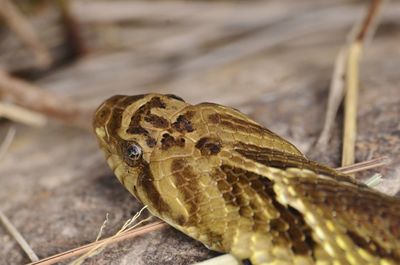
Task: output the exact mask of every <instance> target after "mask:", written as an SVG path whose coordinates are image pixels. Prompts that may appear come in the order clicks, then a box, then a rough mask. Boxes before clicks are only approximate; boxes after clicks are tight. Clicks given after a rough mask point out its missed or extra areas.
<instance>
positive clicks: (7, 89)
mask: <svg viewBox="0 0 400 265" xmlns="http://www.w3.org/2000/svg"><path fill="white" fill-rule="evenodd" d="M0 95H1V97H2V98H3V99H4V100H9V101H11V102H12V103H14V104H16V105H19V106H22V107H24V108H26V109H28V110H32V111H36V112H40V113H43V114H44V115H45V116H47V117H51V118H55V119H57V120H59V121H61V122H63V123H66V124H67V125H72V126H77V127H82V128H86V129H89V127H90V124H91V116H92V112H93V110H90V109H84V108H82V107H81V106H79V105H77V104H75V103H74V102H72V101H70V100H67V99H65V98H62V97H57V96H56V95H54V94H51V93H49V92H46V91H44V90H43V89H41V88H39V87H37V86H34V85H33V84H30V83H28V82H26V81H24V80H21V79H18V78H15V77H12V76H10V75H9V74H8V73H6V72H4V71H2V70H0Z"/></svg>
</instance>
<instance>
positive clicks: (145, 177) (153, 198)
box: [137, 161, 172, 214]
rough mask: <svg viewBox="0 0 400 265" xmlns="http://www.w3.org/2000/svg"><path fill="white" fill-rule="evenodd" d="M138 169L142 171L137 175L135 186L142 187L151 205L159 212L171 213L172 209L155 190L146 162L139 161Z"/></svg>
mask: <svg viewBox="0 0 400 265" xmlns="http://www.w3.org/2000/svg"><path fill="white" fill-rule="evenodd" d="M139 167H140V170H141V171H142V172H141V174H140V175H139V177H138V181H137V186H138V187H139V188H142V189H143V190H144V192H145V193H146V195H147V198H148V199H149V200H150V202H151V204H152V206H153V207H154V208H155V209H156V210H157V211H158V212H159V213H160V214H164V213H167V214H172V210H171V208H170V206H169V205H168V204H167V203H166V202H165V201H164V199H163V198H162V197H161V194H160V193H159V191H158V190H157V188H156V186H155V184H154V177H153V174H152V173H151V171H150V168H149V165H148V163H146V162H144V161H141V164H140V166H139Z"/></svg>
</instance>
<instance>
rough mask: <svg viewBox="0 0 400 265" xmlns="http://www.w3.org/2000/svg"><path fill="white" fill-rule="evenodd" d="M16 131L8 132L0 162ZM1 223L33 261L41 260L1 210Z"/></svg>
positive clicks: (3, 143) (0, 147) (2, 145)
mask: <svg viewBox="0 0 400 265" xmlns="http://www.w3.org/2000/svg"><path fill="white" fill-rule="evenodd" d="M15 131H16V130H15V128H14V127H11V128H10V129H9V130H8V132H7V135H6V137H5V138H4V140H3V142H2V144H1V146H0V160H1V159H3V157H4V155H5V154H6V153H7V150H8V148H9V147H10V145H11V143H12V141H13V139H14V136H15ZM0 223H1V224H3V226H4V227H5V229H6V230H7V231H8V233H10V235H11V236H12V237H13V238H14V239H15V241H17V243H18V244H19V245H20V246H21V248H22V250H23V251H24V252H25V253H26V254H27V255H28V257H29V258H30V260H31V261H38V260H39V258H38V257H37V256H36V254H35V252H34V251H33V250H32V248H31V247H30V246H29V244H28V243H27V242H26V240H25V239H24V237H23V236H22V235H21V233H20V232H18V230H17V228H16V227H15V226H14V225H13V224H12V223H11V221H10V220H9V219H8V218H7V216H6V215H5V214H4V213H3V212H2V211H1V210H0Z"/></svg>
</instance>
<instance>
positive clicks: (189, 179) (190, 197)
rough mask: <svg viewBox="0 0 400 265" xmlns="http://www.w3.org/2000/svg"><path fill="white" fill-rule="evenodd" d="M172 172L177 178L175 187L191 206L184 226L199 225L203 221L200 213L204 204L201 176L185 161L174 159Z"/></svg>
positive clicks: (186, 203)
mask: <svg viewBox="0 0 400 265" xmlns="http://www.w3.org/2000/svg"><path fill="white" fill-rule="evenodd" d="M171 172H172V174H173V176H174V177H175V185H176V186H177V188H178V189H179V191H180V192H181V193H182V194H183V197H184V203H185V205H188V206H189V209H188V212H189V217H188V219H187V220H185V222H184V225H187V226H189V225H197V224H198V223H199V222H200V221H201V216H200V215H199V213H198V211H199V205H200V203H201V202H202V190H201V186H200V185H199V180H198V177H199V176H198V175H197V174H196V173H195V172H194V171H193V168H192V167H191V166H190V165H188V164H187V162H186V161H185V160H184V159H174V160H173V161H172V164H171ZM181 221H182V220H181Z"/></svg>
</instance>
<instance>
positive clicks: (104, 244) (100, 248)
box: [70, 206, 152, 265]
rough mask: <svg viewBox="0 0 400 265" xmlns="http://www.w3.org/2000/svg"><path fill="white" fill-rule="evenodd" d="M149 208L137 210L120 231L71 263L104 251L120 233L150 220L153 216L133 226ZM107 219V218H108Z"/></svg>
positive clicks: (78, 263) (72, 263) (79, 264)
mask: <svg viewBox="0 0 400 265" xmlns="http://www.w3.org/2000/svg"><path fill="white" fill-rule="evenodd" d="M146 208H147V206H144V207H143V208H142V209H140V211H139V212H137V213H136V214H135V215H134V216H133V217H132V218H131V219H129V220H128V221H126V222H125V224H124V225H123V226H122V228H121V229H120V230H118V232H117V233H116V234H115V235H113V236H112V237H110V238H107V239H106V240H104V241H103V242H102V243H101V244H98V245H96V246H93V248H91V249H90V250H89V251H88V252H86V253H85V254H83V255H82V256H80V257H79V258H77V259H75V260H74V261H72V262H71V263H70V265H81V264H82V263H83V262H84V261H85V260H86V259H88V258H90V257H93V256H95V255H97V254H99V253H100V252H101V251H103V249H104V248H105V247H107V245H109V244H110V243H111V242H112V240H113V238H114V237H117V236H118V235H120V234H121V233H124V232H126V231H129V230H132V229H134V228H135V227H137V226H139V225H140V224H142V223H144V222H146V221H148V220H150V218H152V216H150V217H148V218H146V219H144V220H141V221H140V222H138V223H136V224H135V225H133V226H132V224H133V223H135V222H136V220H137V219H138V218H139V217H140V215H141V214H142V212H143V211H144V210H145V209H146ZM106 221H107V219H106ZM106 221H105V222H104V223H103V225H102V226H101V228H100V231H99V234H98V236H97V238H96V241H98V239H99V236H100V235H101V231H102V229H103V228H104V226H105V223H106Z"/></svg>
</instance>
